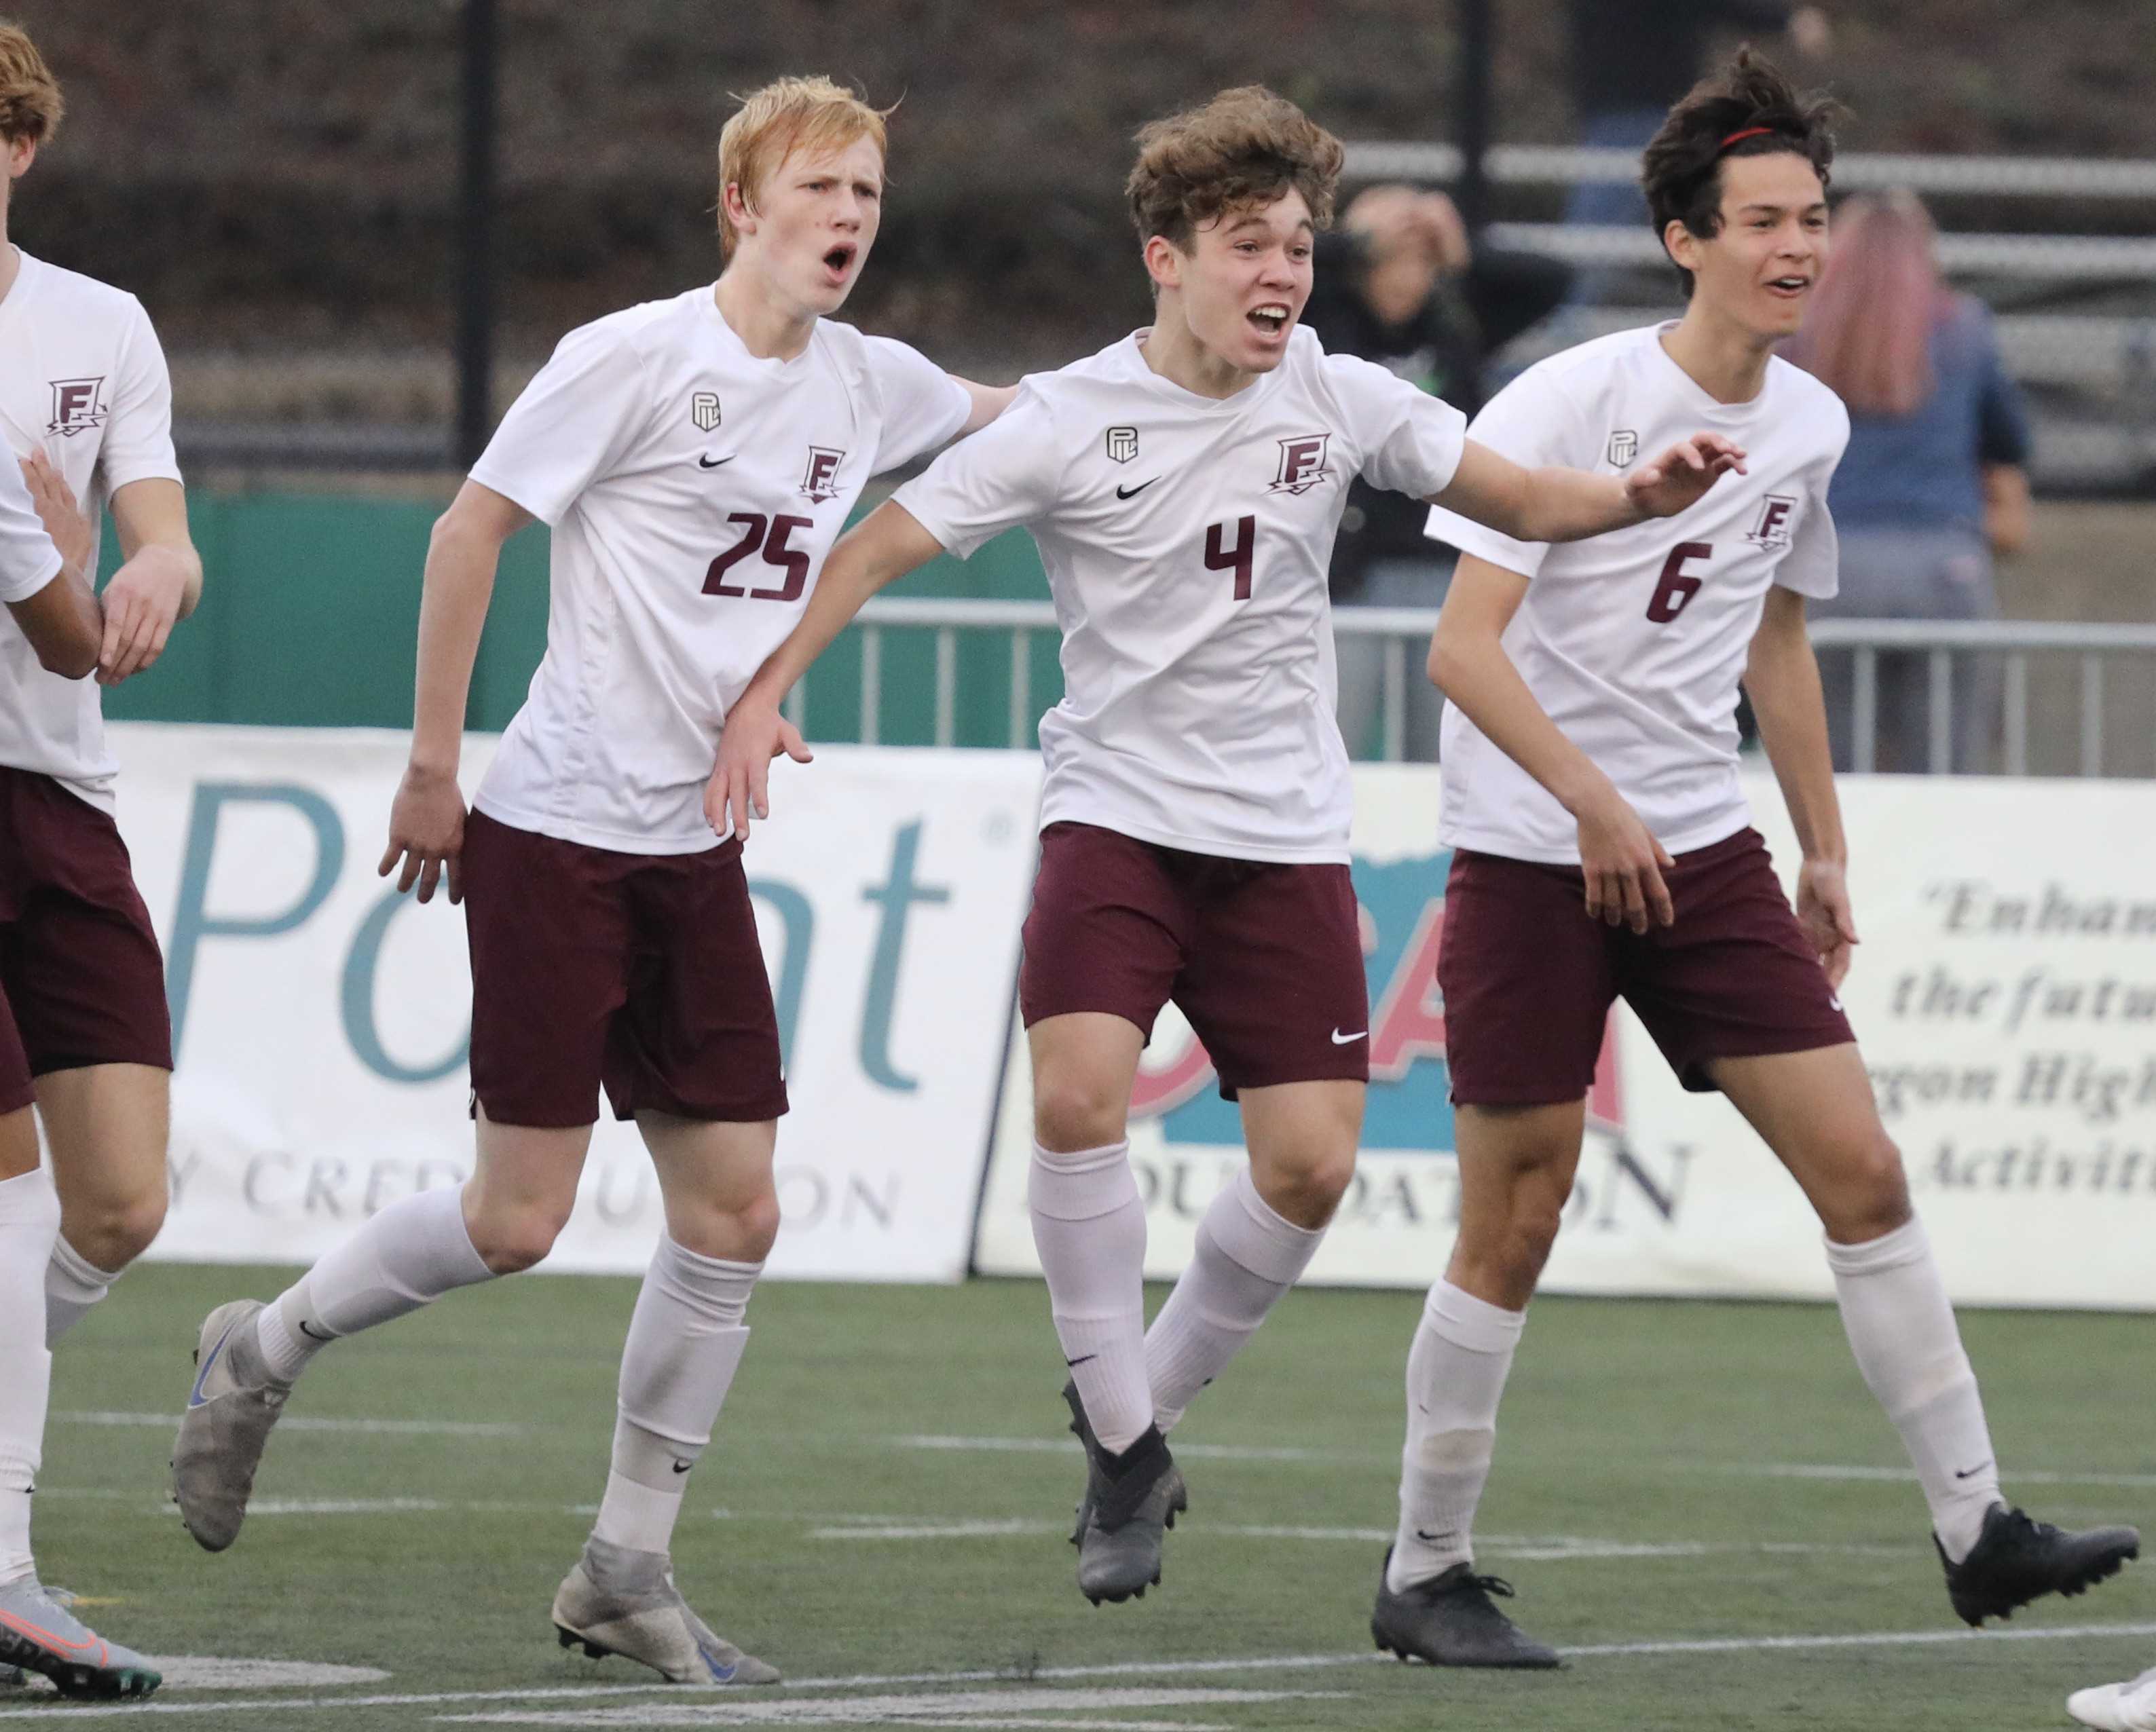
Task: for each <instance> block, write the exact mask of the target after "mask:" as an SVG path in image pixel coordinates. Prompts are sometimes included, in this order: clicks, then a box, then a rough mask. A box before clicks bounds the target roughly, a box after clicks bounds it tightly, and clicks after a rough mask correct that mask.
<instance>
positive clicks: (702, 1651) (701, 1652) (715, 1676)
mask: <svg viewBox="0 0 2156 1732" xmlns="http://www.w3.org/2000/svg"><path fill="white" fill-rule="evenodd" d="M696 1658H698V1659H700V1660H701V1661H702V1662H703V1663H704V1669H705V1670H706V1672H708V1673H711V1682H712V1683H732V1682H733V1681H734V1673H737V1672H738V1671H740V1670H741V1668H740V1667H738V1666H721V1664H720V1663H719V1661H718V1657H717V1656H716V1654H714V1653H712V1652H711V1649H709V1648H707V1647H698V1648H697V1650H696Z"/></svg>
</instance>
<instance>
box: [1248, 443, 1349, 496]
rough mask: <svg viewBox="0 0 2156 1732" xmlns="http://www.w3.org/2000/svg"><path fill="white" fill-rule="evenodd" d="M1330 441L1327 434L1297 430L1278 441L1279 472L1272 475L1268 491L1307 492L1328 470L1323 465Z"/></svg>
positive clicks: (1323, 478) (1326, 474)
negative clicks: (1289, 437)
mask: <svg viewBox="0 0 2156 1732" xmlns="http://www.w3.org/2000/svg"><path fill="white" fill-rule="evenodd" d="M1331 444H1332V434H1331V433H1298V434H1297V435H1296V437H1295V438H1291V439H1282V440H1281V442H1280V472H1279V473H1278V474H1276V475H1275V476H1274V477H1273V484H1272V485H1271V486H1270V487H1269V488H1267V489H1265V491H1266V492H1268V493H1308V492H1309V491H1310V489H1312V488H1313V487H1315V486H1317V484H1318V483H1319V482H1321V481H1323V480H1326V479H1328V478H1330V476H1331V475H1332V470H1331V469H1327V467H1326V466H1325V459H1326V453H1327V448H1328V447H1330V446H1331Z"/></svg>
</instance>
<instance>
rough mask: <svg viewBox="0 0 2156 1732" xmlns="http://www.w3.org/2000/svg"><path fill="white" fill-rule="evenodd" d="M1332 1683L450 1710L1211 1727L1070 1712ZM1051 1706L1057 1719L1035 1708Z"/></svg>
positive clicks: (1126, 1729) (1183, 1729)
mask: <svg viewBox="0 0 2156 1732" xmlns="http://www.w3.org/2000/svg"><path fill="white" fill-rule="evenodd" d="M1332 1694H1334V1693H1332V1692H1329V1691H1324V1692H1314V1691H1308V1690H1234V1689H1226V1690H1224V1689H1217V1688H1215V1689H1189V1688H1182V1689H1178V1688H1172V1687H1171V1688H1137V1689H1132V1688H1111V1689H1095V1690H1041V1689H1027V1688H1022V1687H1021V1688H1003V1689H987V1690H979V1689H977V1690H961V1691H948V1692H938V1693H934V1694H904V1695H880V1696H834V1697H829V1698H826V1699H824V1700H822V1701H817V1700H815V1699H803V1698H800V1697H793V1698H790V1699H787V1698H782V1699H776V1700H774V1699H772V1698H770V1697H768V1696H767V1695H764V1694H762V1692H755V1693H751V1692H747V1691H729V1692H728V1693H727V1694H726V1696H725V1698H724V1699H722V1700H721V1701H718V1702H711V1701H705V1702H696V1703H677V1702H673V1701H668V1702H664V1703H660V1702H639V1703H636V1704H630V1705H628V1706H624V1707H615V1708H598V1707H593V1708H571V1709H547V1710H543V1711H535V1710H532V1709H508V1710H506V1711H505V1710H496V1711H495V1712H494V1713H491V1714H444V1715H441V1716H439V1718H440V1719H444V1720H446V1721H449V1722H450V1723H452V1724H481V1725H486V1724H493V1725H523V1726H589V1727H608V1726H756V1725H766V1726H768V1725H789V1726H841V1725H844V1726H852V1725H860V1724H877V1723H890V1724H902V1725H907V1726H923V1727H927V1726H948V1727H960V1728H964V1727H990V1726H994V1727H1040V1728H1058V1727H1061V1728H1072V1729H1075V1728H1081V1727H1083V1728H1098V1729H1101V1732H1213V1729H1214V1723H1213V1722H1210V1721H1199V1720H1126V1719H1112V1720H1101V1719H1075V1720H1074V1719H1065V1718H1064V1716H1065V1715H1067V1714H1071V1713H1073V1712H1081V1713H1082V1712H1086V1711H1087V1710H1091V1711H1094V1712H1098V1711H1101V1710H1103V1709H1106V1710H1109V1711H1111V1712H1114V1711H1117V1710H1127V1709H1136V1708H1222V1707H1229V1706H1235V1705H1239V1704H1248V1703H1257V1702H1293V1701H1298V1700H1306V1699H1310V1698H1312V1697H1313V1696H1330V1695H1332ZM1039 1714H1054V1715H1055V1716H1056V1718H1055V1719H1037V1718H1035V1716H1037V1715H1039Z"/></svg>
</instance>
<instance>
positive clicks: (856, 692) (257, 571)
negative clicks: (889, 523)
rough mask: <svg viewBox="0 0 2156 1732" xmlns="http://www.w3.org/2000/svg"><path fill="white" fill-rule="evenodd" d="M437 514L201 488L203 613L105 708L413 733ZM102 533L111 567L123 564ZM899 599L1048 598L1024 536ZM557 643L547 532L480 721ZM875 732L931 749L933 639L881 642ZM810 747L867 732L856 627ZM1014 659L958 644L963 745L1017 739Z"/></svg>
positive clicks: (1005, 540)
mask: <svg viewBox="0 0 2156 1732" xmlns="http://www.w3.org/2000/svg"><path fill="white" fill-rule="evenodd" d="M438 509H439V508H438V507H437V506H435V505H432V504H430V503H423V502H408V501H403V500H372V499H365V498H357V497H348V496H341V495H332V494H282V493H246V494H215V493H203V494H193V495H192V496H191V497H190V499H189V502H188V515H189V518H190V520H191V522H192V525H193V531H194V537H195V545H196V546H198V548H199V549H200V550H201V551H202V556H203V572H204V582H203V603H202V606H201V607H200V608H198V610H197V611H196V613H195V615H194V617H193V618H192V619H190V620H187V622H185V623H183V624H182V625H181V626H180V627H179V628H178V629H177V630H176V631H175V632H174V633H172V642H171V643H170V644H169V645H168V646H167V648H166V651H165V653H164V655H163V657H162V658H161V659H160V660H159V661H158V663H157V666H156V667H154V668H152V669H150V671H149V672H148V673H146V674H140V675H138V676H137V677H136V678H135V679H131V680H130V681H128V682H127V684H125V685H123V686H121V687H120V688H118V689H116V690H113V691H110V692H107V693H106V694H105V714H106V715H109V716H111V717H114V718H115V719H124V720H138V721H212V722H254V723H268V724H272V725H279V726H285V727H385V728H408V727H409V726H410V725H412V677H413V653H414V646H415V640H416V636H417V629H418V618H419V582H420V575H421V571H422V570H423V566H424V564H425V561H426V555H427V535H428V531H429V528H430V527H431V526H432V525H433V523H434V517H435V515H436V513H437V510H438ZM118 558H119V555H118V537H117V536H116V535H114V534H113V533H112V532H111V530H110V525H107V530H106V534H105V571H106V572H107V574H109V573H110V571H111V569H112V567H113V566H115V564H117V563H118ZM896 593H899V594H901V595H912V596H984V597H997V598H1000V599H1015V598H1020V597H1027V598H1033V597H1045V595H1046V594H1047V593H1048V587H1047V583H1046V581H1045V579H1044V578H1043V576H1042V575H1041V571H1040V563H1039V558H1038V556H1036V555H1035V553H1034V546H1033V542H1032V541H1031V540H1030V538H1029V537H1028V536H1026V535H1024V534H1022V533H1019V532H1016V531H1014V532H1013V533H1011V534H1009V535H1004V536H1002V537H1000V538H999V539H998V540H997V541H993V542H992V543H990V544H989V545H988V546H986V547H984V548H983V549H982V550H981V551H979V552H978V553H977V554H976V555H974V556H973V559H972V560H970V561H966V562H963V563H961V562H960V561H957V560H954V559H947V558H946V559H939V560H937V561H935V562H934V563H933V564H932V565H929V566H924V567H923V568H922V569H921V571H917V572H916V573H915V574H914V575H913V576H911V577H908V578H907V579H906V581H905V582H904V583H902V584H901V585H900V586H899V587H898V589H897V591H896ZM546 643H547V530H546V527H545V525H534V526H532V527H531V528H530V529H528V530H525V531H524V532H523V533H522V534H521V535H518V536H516V538H515V539H514V540H513V541H511V542H510V543H509V545H508V546H507V547H506V549H505V550H504V551H503V555H502V561H501V567H500V574H499V576H497V578H496V580H495V591H494V604H493V607H492V608H491V609H490V612H489V613H488V616H487V625H486V634H485V638H483V639H482V640H481V642H480V652H479V662H478V665H477V667H476V668H475V670H474V673H473V677H472V694H471V705H470V711H469V714H468V717H467V720H468V721H469V724H470V726H472V727H475V728H481V729H500V728H501V727H503V726H505V725H506V724H507V723H508V720H509V718H510V717H511V715H514V714H515V713H516V706H517V705H519V704H521V702H522V701H523V699H524V693H525V689H526V686H527V685H528V684H530V683H531V673H532V669H535V668H536V667H537V666H538V664H539V657H540V655H541V653H542V651H543V650H544V649H545V648H546ZM1055 652H1056V644H1055V634H1054V633H1034V637H1033V642H1032V644H1031V647H1030V657H1029V662H1030V679H1031V684H1030V690H1031V694H1032V697H1033V700H1034V702H1033V706H1032V707H1033V709H1034V711H1035V719H1036V720H1037V719H1038V713H1039V711H1041V710H1045V709H1046V708H1047V707H1048V706H1049V705H1051V704H1053V703H1055V700H1056V699H1057V698H1058V697H1059V696H1060V694H1061V692H1062V679H1061V674H1060V669H1059V668H1058V666H1057V664H1056V655H1055ZM881 683H882V700H881V703H880V707H879V710H878V724H879V725H878V730H877V731H878V736H879V737H880V739H882V740H885V741H887V742H891V743H893V744H899V745H926V744H927V743H929V741H930V740H931V739H932V735H933V731H934V726H935V643H934V634H933V633H930V632H927V631H913V630H906V631H901V630H895V629H892V630H886V631H885V633H884V643H883V664H882V679H881ZM860 695H861V694H860V639H859V636H858V634H857V633H847V634H846V636H845V637H844V638H841V639H840V640H839V642H838V643H834V645H832V647H831V648H830V650H829V652H828V653H826V654H825V656H824V659H823V660H822V661H820V662H819V663H818V664H817V666H816V669H815V670H814V673H813V674H811V675H810V677H809V679H808V734H809V737H810V738H811V739H820V740H857V739H859V738H860V735H861V705H860ZM1009 713H1010V653H1009V641H1008V639H1007V638H1004V637H1003V636H1002V635H1001V634H1000V633H983V634H980V636H979V638H978V640H976V639H975V637H974V634H972V633H968V634H965V635H963V636H962V637H961V638H960V639H959V658H958V704H957V743H958V744H960V745H962V746H1004V745H1007V744H1008V743H1009Z"/></svg>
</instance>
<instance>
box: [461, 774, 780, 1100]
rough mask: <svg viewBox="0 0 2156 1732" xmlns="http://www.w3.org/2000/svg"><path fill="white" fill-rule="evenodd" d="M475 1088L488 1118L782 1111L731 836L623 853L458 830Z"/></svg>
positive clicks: (757, 954)
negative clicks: (710, 843)
mask: <svg viewBox="0 0 2156 1732" xmlns="http://www.w3.org/2000/svg"><path fill="white" fill-rule="evenodd" d="M463 879H464V893H465V933H466V935H467V936H468V938H469V939H470V945H471V967H472V1032H471V1081H472V1094H473V1097H474V1099H475V1101H476V1102H477V1104H479V1105H480V1106H481V1107H483V1108H485V1110H486V1115H487V1117H488V1118H490V1119H491V1120H494V1122H495V1124H497V1125H539V1126H555V1127H560V1126H567V1125H589V1124H591V1123H592V1122H593V1120H596V1119H597V1118H598V1095H599V1090H600V1089H601V1087H602V1086H603V1087H604V1089H605V1090H606V1095H607V1099H608V1101H609V1102H610V1103H611V1104H612V1105H613V1112H614V1116H615V1117H616V1118H618V1119H630V1118H634V1116H635V1115H636V1113H637V1111H638V1109H639V1108H645V1107H649V1108H651V1109H655V1110H657V1111H660V1112H664V1113H671V1114H674V1115H675V1116H677V1117H680V1118H684V1119H703V1120H716V1121H722V1122H725V1123H729V1124H757V1123H761V1122H762V1121H763V1120H767V1119H776V1118H778V1116H779V1115H781V1114H782V1113H783V1112H784V1111H785V1110H786V1084H785V1080H784V1079H783V1076H782V1075H781V1074H780V1069H779V1056H778V1017H777V1015H776V1014H775V1013H774V1012H773V1008H772V1002H771V981H770V978H769V976H767V974H766V973H765V971H764V966H763V947H762V945H761V944H760V943H759V942H758V941H757V933H756V913H755V910H754V908H753V907H752V905H751V903H750V900H749V894H748V879H747V876H746V875H745V874H743V873H742V850H741V843H739V842H737V841H730V842H727V843H722V844H721V845H720V846H719V847H716V848H709V849H706V850H705V851H704V852H702V853H694V854H629V853H616V852H614V851H613V850H612V849H610V848H588V847H586V846H584V845H583V843H575V842H563V841H562V840H560V839H558V838H555V837H552V836H540V835H536V834H534V833H532V832H531V831H529V830H519V829H515V828H511V826H509V825H507V824H503V823H499V822H495V820H494V819H493V818H490V817H487V815H486V814H485V812H473V813H472V814H471V816H470V818H469V819H468V820H467V822H465V844H464V859H463Z"/></svg>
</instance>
